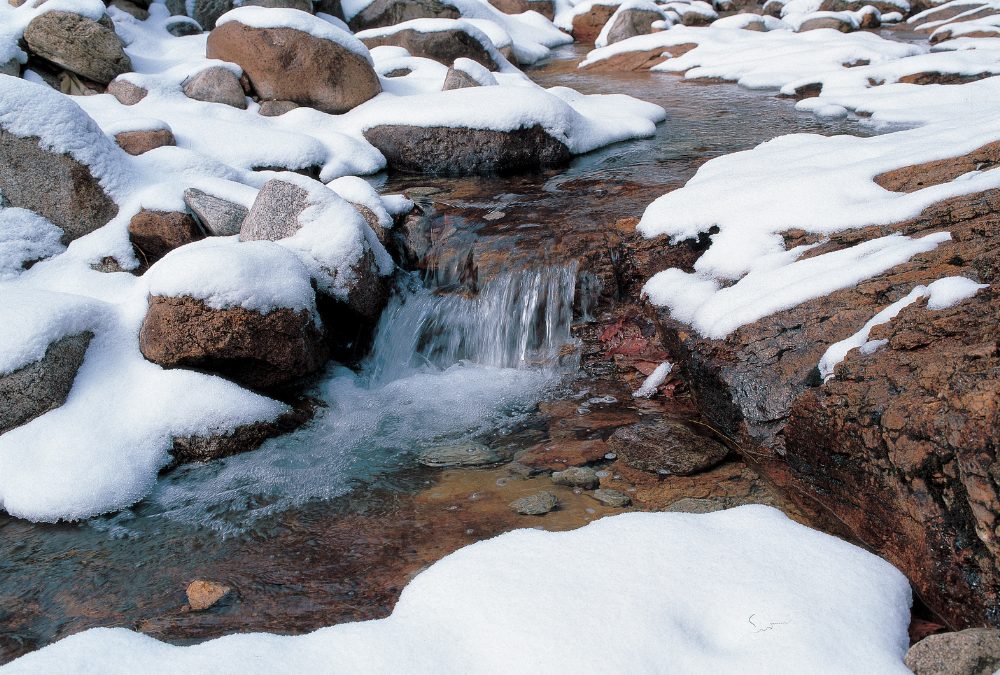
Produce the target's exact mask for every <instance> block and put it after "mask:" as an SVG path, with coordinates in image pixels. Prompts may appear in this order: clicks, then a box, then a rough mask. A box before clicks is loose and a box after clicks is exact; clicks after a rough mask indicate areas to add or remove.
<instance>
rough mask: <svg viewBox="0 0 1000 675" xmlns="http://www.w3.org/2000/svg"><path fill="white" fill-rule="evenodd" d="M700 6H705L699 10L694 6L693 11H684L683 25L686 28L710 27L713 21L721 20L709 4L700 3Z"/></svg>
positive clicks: (682, 16)
mask: <svg viewBox="0 0 1000 675" xmlns="http://www.w3.org/2000/svg"><path fill="white" fill-rule="evenodd" d="M696 2H697V0H696ZM698 4H699V5H704V6H703V7H701V6H699V7H697V8H696V7H694V6H692V8H691V9H689V10H687V11H684V12H683V13H682V14H681V23H682V24H684V25H685V26H710V25H711V24H712V22H713V21H715V20H716V19H718V18H719V15H718V14H717V13H716V11H715V10H714V9H712V6H711V5H709V4H708V3H705V2H699V3H698ZM692 5H693V3H692ZM681 9H683V8H681Z"/></svg>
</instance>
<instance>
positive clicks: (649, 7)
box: [594, 0, 667, 47]
mask: <svg viewBox="0 0 1000 675" xmlns="http://www.w3.org/2000/svg"><path fill="white" fill-rule="evenodd" d="M664 20H667V15H666V13H665V12H664V11H663V10H662V9H660V8H659V7H658V6H657V5H656V4H654V3H653V2H650V1H649V0H631V1H630V2H626V3H623V4H622V6H621V7H619V8H618V11H616V12H615V13H614V15H613V16H612V17H611V18H610V19H609V20H608V22H607V23H606V24H604V28H603V29H601V34H600V35H598V36H597V39H596V40H595V41H594V44H595V46H597V47H607V46H608V45H610V44H614V43H616V42H621V41H622V40H627V39H628V38H630V37H634V36H636V35H649V34H650V33H652V32H653V28H652V26H653V23H654V22H656V21H664Z"/></svg>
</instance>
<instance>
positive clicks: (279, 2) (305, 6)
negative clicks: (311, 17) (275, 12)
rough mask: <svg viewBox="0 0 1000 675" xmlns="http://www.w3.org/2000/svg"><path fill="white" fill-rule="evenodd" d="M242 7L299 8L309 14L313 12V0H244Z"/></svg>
mask: <svg viewBox="0 0 1000 675" xmlns="http://www.w3.org/2000/svg"><path fill="white" fill-rule="evenodd" d="M240 7H270V8H273V9H297V10H299V11H300V12H305V13H307V14H312V13H313V2H312V0H243V3H242V4H241V5H240Z"/></svg>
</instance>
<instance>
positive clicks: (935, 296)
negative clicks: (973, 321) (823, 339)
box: [818, 277, 988, 382]
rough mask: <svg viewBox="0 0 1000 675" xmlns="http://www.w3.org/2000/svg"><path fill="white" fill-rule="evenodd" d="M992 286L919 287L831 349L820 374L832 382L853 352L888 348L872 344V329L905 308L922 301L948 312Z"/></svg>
mask: <svg viewBox="0 0 1000 675" xmlns="http://www.w3.org/2000/svg"><path fill="white" fill-rule="evenodd" d="M987 285H988V284H977V283H976V282H975V281H972V280H971V279H966V278H964V277H945V278H944V279H938V280H937V281H935V282H933V283H931V284H930V285H928V286H917V287H916V288H914V289H913V290H912V291H910V293H909V294H908V295H907V296H906V297H904V298H901V299H899V300H897V301H896V302H894V303H892V304H891V305H889V306H888V307H886V308H885V309H883V310H882V311H880V312H879V313H878V314H876V315H875V316H873V317H872V318H871V319H869V321H868V323H866V324H865V325H864V327H863V328H862V329H861V330H859V331H858V332H857V333H855V334H854V335H852V336H851V337H849V338H846V339H844V340H841V341H840V342H837V343H834V344H832V345H830V347H829V348H828V349H827V350H826V352H824V354H823V357H822V358H821V359H820V361H819V366H818V367H819V374H820V375H821V376H822V377H823V381H824V382H826V381H829V380H830V379H831V378H832V377H833V371H834V369H835V368H836V367H837V364H838V363H840V362H841V361H843V360H844V359H845V358H846V357H847V353H848V352H849V351H851V350H852V349H855V348H859V349H861V351H862V353H864V354H871V353H873V352H874V351H875V350H876V349H877V348H878V347H881V346H882V345H884V344H886V342H887V341H886V340H872V341H870V342H869V340H868V335H869V333H871V330H872V328H874V327H875V326H878V325H880V324H883V323H888V322H889V321H891V320H892V319H893V318H895V317H896V315H897V314H899V312H900V311H902V309H903V308H904V307H907V306H909V305H912V304H913V303H914V302H916V301H917V300H919V299H921V298H927V309H929V310H931V311H934V310H940V309H947V308H948V307H951V306H953V305H956V304H958V303H959V302H961V301H962V300H965V299H967V298H971V297H972V296H974V295H975V294H976V292H977V291H979V289H980V288H986V287H987Z"/></svg>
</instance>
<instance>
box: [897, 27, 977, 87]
mask: <svg viewBox="0 0 1000 675" xmlns="http://www.w3.org/2000/svg"><path fill="white" fill-rule="evenodd" d="M963 37H969V36H968V35H963ZM978 37H996V35H995V34H991V35H980V36H978ZM994 75H996V73H990V72H983V73H976V74H975V75H960V74H958V73H942V72H938V71H936V70H935V71H930V72H925V73H914V74H912V75H904V76H903V77H901V78H899V80H898V81H899V82H905V83H907V84H965V83H967V82H976V81H978V80H984V79H986V78H987V77H992V76H994Z"/></svg>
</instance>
